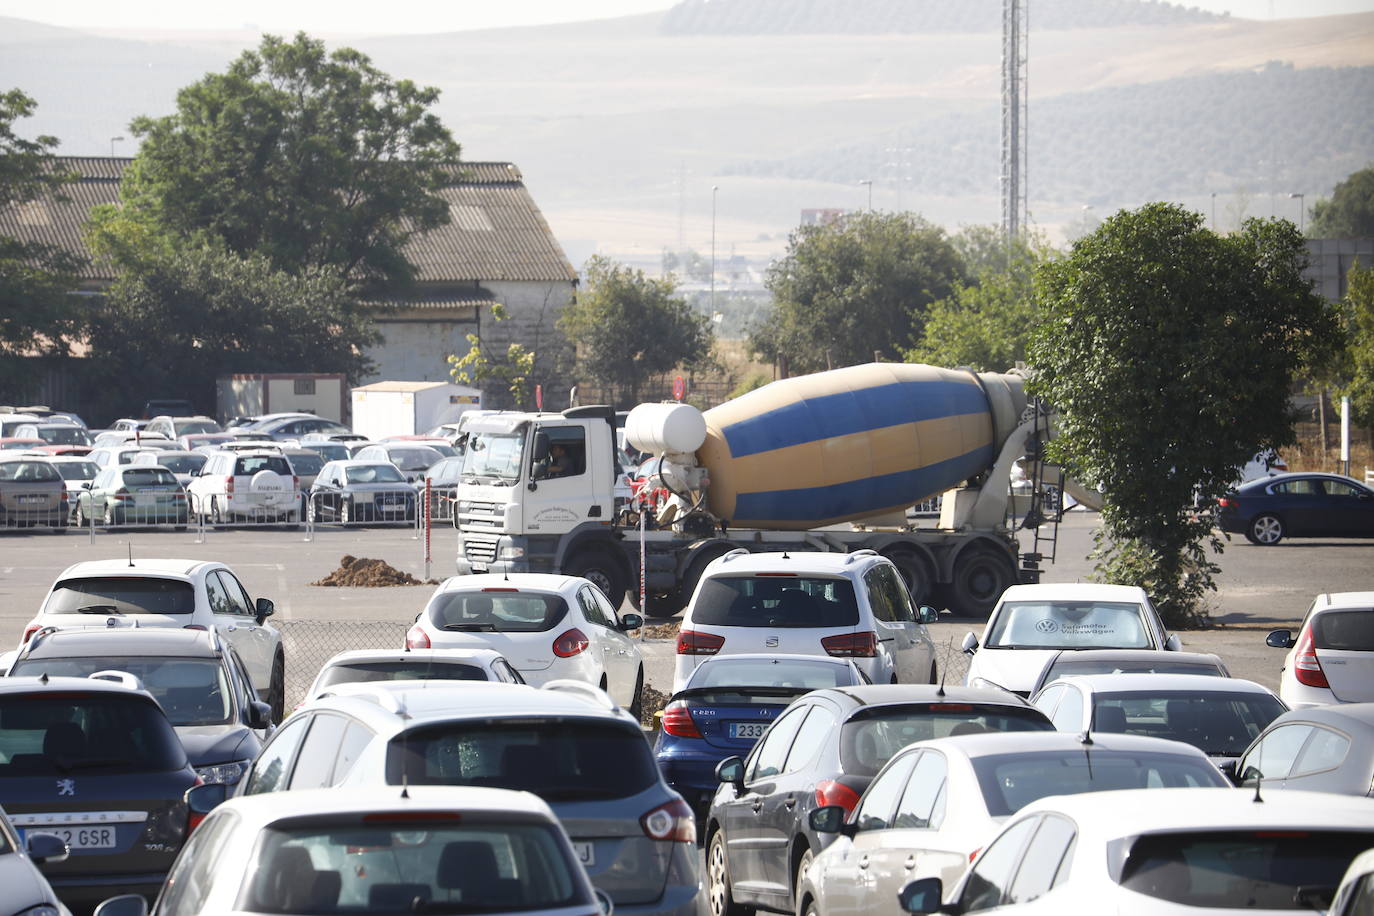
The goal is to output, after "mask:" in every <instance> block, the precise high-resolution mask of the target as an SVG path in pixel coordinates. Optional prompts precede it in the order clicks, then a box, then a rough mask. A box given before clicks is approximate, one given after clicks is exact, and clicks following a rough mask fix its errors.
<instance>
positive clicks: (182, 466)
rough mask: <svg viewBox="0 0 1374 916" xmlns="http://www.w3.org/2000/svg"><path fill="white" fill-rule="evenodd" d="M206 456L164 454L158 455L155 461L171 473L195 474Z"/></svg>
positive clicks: (202, 464) (202, 465) (203, 464)
mask: <svg viewBox="0 0 1374 916" xmlns="http://www.w3.org/2000/svg"><path fill="white" fill-rule="evenodd" d="M208 457H209V456H208V455H165V456H162V457H159V458H158V460H157V463H158V464H160V465H162V466H163V467H164V468H166V469H167V470H169V471H171V472H172V473H173V474H195V473H196V472H197V471H199V470H200V469H201V468H203V467H205V461H206V459H207V458H208Z"/></svg>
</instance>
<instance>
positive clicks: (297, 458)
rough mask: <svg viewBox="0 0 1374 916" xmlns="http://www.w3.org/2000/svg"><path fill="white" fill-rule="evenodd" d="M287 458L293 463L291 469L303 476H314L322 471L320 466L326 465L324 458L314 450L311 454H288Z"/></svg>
mask: <svg viewBox="0 0 1374 916" xmlns="http://www.w3.org/2000/svg"><path fill="white" fill-rule="evenodd" d="M286 460H287V461H289V462H290V463H291V470H293V471H295V472H296V473H297V474H299V475H300V476H301V477H314V476H315V475H316V474H318V473H320V468H322V467H324V459H323V458H321V457H320V456H319V455H317V454H315V453H314V452H312V453H310V454H309V455H302V454H299V453H296V454H291V455H287V456H286Z"/></svg>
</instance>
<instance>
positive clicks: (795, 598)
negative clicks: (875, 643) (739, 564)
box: [691, 575, 859, 627]
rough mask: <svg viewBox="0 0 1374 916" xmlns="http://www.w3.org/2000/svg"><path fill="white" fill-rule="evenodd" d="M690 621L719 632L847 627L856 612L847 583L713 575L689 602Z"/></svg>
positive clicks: (856, 619)
mask: <svg viewBox="0 0 1374 916" xmlns="http://www.w3.org/2000/svg"><path fill="white" fill-rule="evenodd" d="M691 616H692V622H693V623H696V624H706V625H709V626H718V627H851V626H855V625H857V624H858V622H859V607H858V605H857V604H856V603H855V600H854V586H853V584H852V583H851V582H850V581H849V580H848V579H834V578H825V577H810V576H793V575H786V576H772V575H763V576H712V577H710V578H709V579H706V580H705V581H704V582H702V584H701V589H700V590H699V591H698V592H697V594H696V597H695V598H694V599H693V602H692V610H691Z"/></svg>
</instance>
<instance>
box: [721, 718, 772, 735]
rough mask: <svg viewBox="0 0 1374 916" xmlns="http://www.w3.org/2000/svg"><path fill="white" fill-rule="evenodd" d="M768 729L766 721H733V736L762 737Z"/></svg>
mask: <svg viewBox="0 0 1374 916" xmlns="http://www.w3.org/2000/svg"><path fill="white" fill-rule="evenodd" d="M767 729H768V725H767V723H765V722H731V723H730V737H731V738H762V737H763V733H764V732H765V731H766V730H767Z"/></svg>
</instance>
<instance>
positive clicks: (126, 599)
mask: <svg viewBox="0 0 1374 916" xmlns="http://www.w3.org/2000/svg"><path fill="white" fill-rule="evenodd" d="M273 613H275V608H274V607H273V604H272V602H271V601H270V600H269V599H267V598H258V599H257V600H256V601H254V600H253V599H252V598H250V597H249V596H248V590H247V589H246V588H244V587H243V583H241V582H240V581H239V579H238V577H237V576H236V575H234V571H233V570H231V569H230V568H229V567H228V566H226V565H224V564H223V563H215V562H209V561H205V560H163V559H158V560H144V559H134V560H128V559H119V560H88V561H86V562H84V563H77V564H75V565H73V566H69V567H67V568H66V569H65V570H63V571H62V573H61V574H60V575H59V576H58V577H57V580H56V581H55V582H54V583H53V585H52V588H51V589H49V590H48V594H47V597H46V598H44V599H43V604H42V607H41V608H40V609H39V611H38V615H37V616H36V617H34V618H33V620H31V621H29V623H28V625H27V626H25V627H24V636H23V638H22V639H21V640H20V644H21V645H22V644H23V643H26V642H28V640H29V637H31V636H32V635H33V634H34V633H36V632H38V631H39V630H40V629H42V628H43V627H56V628H58V629H69V628H72V627H102V628H103V627H123V626H139V627H194V628H196V629H201V630H208V629H211V628H214V629H216V630H218V631H219V633H220V635H221V636H222V637H223V638H225V639H227V640H228V641H229V643H230V644H231V645H232V646H233V647H234V649H235V650H236V651H237V652H238V654H239V657H240V658H242V659H243V664H244V667H246V668H247V669H248V675H249V677H250V678H252V681H253V688H254V689H255V690H256V691H257V693H258V696H259V698H260V699H262V701H263V702H265V703H267V704H268V705H270V706H271V707H272V721H274V722H279V721H281V717H282V713H283V711H284V710H283V706H284V704H285V700H286V656H285V653H284V652H283V650H282V643H281V633H280V632H279V631H278V630H277V628H276V627H273V626H269V625H268V624H267V622H266V621H267V618H268V617H271V616H272V614H273Z"/></svg>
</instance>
